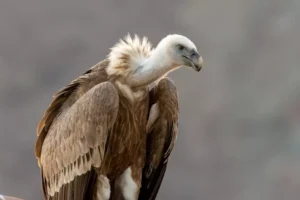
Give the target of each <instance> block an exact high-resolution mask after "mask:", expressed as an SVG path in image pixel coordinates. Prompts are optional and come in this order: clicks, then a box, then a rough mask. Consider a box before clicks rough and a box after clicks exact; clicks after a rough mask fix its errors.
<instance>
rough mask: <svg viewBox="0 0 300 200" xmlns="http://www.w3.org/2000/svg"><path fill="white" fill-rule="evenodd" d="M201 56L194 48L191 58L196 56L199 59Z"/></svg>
mask: <svg viewBox="0 0 300 200" xmlns="http://www.w3.org/2000/svg"><path fill="white" fill-rule="evenodd" d="M199 57H200V55H199V54H198V53H197V52H196V51H195V50H192V51H191V58H196V59H198V58H199Z"/></svg>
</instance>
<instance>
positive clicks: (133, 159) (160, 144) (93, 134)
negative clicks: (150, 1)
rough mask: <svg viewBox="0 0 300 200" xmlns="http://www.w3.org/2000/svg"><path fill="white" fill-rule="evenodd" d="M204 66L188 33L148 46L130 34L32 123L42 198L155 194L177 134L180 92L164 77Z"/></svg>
mask: <svg viewBox="0 0 300 200" xmlns="http://www.w3.org/2000/svg"><path fill="white" fill-rule="evenodd" d="M202 65H203V60H202V57H201V56H200V55H199V53H198V51H197V48H196V46H195V44H194V43H193V42H192V41H191V40H190V39H188V38H187V37H185V36H182V35H178V34H170V35H167V36H166V37H164V38H163V39H161V41H160V42H159V43H158V44H157V46H156V47H155V48H153V47H152V44H151V43H150V42H149V40H148V39H147V37H139V36H137V35H134V36H130V35H129V34H128V35H126V36H125V37H124V38H121V39H120V40H119V42H117V43H116V44H115V45H114V46H113V47H112V48H111V49H110V52H109V53H108V55H107V56H106V58H104V59H103V60H102V61H100V62H99V63H98V64H96V65H94V66H93V67H92V68H90V69H89V70H87V71H86V72H85V73H83V74H82V75H80V76H79V77H78V78H76V79H75V80H73V81H72V82H71V83H69V84H68V85H67V86H65V87H64V88H62V89H61V90H60V91H58V92H57V93H56V94H55V95H54V96H53V100H52V102H51V104H50V105H49V107H48V108H47V110H46V111H45V113H44V116H43V117H42V119H41V120H40V122H39V124H38V127H37V140H36V143H35V155H36V157H37V161H38V165H39V167H40V169H41V179H42V181H41V182H42V191H43V194H44V198H45V199H46V200H83V199H91V200H119V199H123V200H153V199H156V196H157V193H158V191H159V188H160V186H161V183H162V180H163V177H164V175H165V172H166V168H167V163H168V159H169V156H170V154H171V151H172V150H173V147H174V145H175V142H176V138H177V133H178V112H179V111H178V110H179V107H178V95H177V89H176V87H175V84H174V83H173V81H172V80H170V79H169V78H167V77H166V76H167V74H168V73H169V72H170V71H172V70H175V69H178V68H180V67H190V68H192V69H194V70H195V71H197V72H199V71H200V69H201V68H202Z"/></svg>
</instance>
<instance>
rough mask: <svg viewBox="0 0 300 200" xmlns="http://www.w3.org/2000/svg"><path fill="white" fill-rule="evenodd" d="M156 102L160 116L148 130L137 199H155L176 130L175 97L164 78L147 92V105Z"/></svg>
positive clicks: (176, 103) (174, 92)
mask: <svg viewBox="0 0 300 200" xmlns="http://www.w3.org/2000/svg"><path fill="white" fill-rule="evenodd" d="M155 103H158V105H159V111H160V113H159V118H158V120H157V121H156V122H155V124H154V125H153V127H154V128H153V129H152V131H151V132H150V133H148V138H147V158H146V166H145V168H144V171H143V179H142V187H141V190H140V195H139V200H154V199H155V198H156V196H157V193H158V191H159V189H160V186H161V183H162V180H163V177H164V175H165V172H166V169H167V164H168V159H169V156H170V154H171V152H172V150H173V147H174V144H175V142H176V138H177V132H178V110H179V108H178V97H177V90H176V87H175V84H174V83H173V82H172V81H171V80H170V79H168V78H163V79H161V80H160V81H159V83H158V84H157V85H156V86H155V87H154V88H153V89H152V90H151V92H150V107H151V106H152V105H153V104H155Z"/></svg>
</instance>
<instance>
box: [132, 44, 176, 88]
mask: <svg viewBox="0 0 300 200" xmlns="http://www.w3.org/2000/svg"><path fill="white" fill-rule="evenodd" d="M178 67H179V66H176V65H174V64H173V63H172V62H171V61H170V59H169V58H168V57H167V56H166V54H165V53H162V52H161V51H159V49H155V50H154V51H153V52H152V55H151V56H150V57H149V58H148V59H146V60H144V61H143V62H142V63H141V64H140V65H139V66H138V67H137V68H136V70H135V71H134V72H133V73H132V75H131V77H129V85H130V86H131V87H142V86H146V85H148V84H151V83H153V82H154V81H156V80H158V79H159V78H161V77H162V76H164V75H166V74H167V73H168V72H169V71H171V70H174V69H176V68H178Z"/></svg>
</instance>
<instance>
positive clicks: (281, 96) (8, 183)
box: [0, 0, 300, 200]
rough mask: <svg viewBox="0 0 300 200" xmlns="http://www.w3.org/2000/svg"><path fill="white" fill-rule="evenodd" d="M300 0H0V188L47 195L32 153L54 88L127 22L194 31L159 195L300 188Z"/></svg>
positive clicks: (246, 195)
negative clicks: (196, 60) (193, 52)
mask: <svg viewBox="0 0 300 200" xmlns="http://www.w3.org/2000/svg"><path fill="white" fill-rule="evenodd" d="M299 9H300V1H299V0H286V1H283V0H281V1H279V0H227V1H220V0H219V1H218V0H202V1H201V0H185V1H179V0H153V1H140V0H135V1H128V0H122V1H121V0H109V1H100V0H98V1H96V0H85V1H80V0H51V1H46V0H44V1H42V0H0V193H1V194H5V195H11V196H17V197H22V198H25V199H26V200H38V199H41V197H42V196H41V190H40V188H41V187H40V175H39V169H38V167H37V164H36V159H35V157H34V153H33V146H34V142H35V139H36V133H35V130H36V125H37V123H38V120H39V119H40V118H41V116H42V114H43V112H44V110H45V109H46V107H47V106H48V104H49V103H50V101H51V96H52V94H53V93H55V92H56V91H57V90H58V89H60V88H61V87H62V86H64V85H66V84H67V83H69V82H70V81H71V80H72V79H73V78H75V77H76V76H78V75H79V74H81V73H82V72H84V71H85V70H86V69H88V68H89V67H91V66H92V65H94V64H95V63H97V62H98V61H100V60H102V59H103V58H104V57H105V56H106V54H107V53H108V51H109V48H110V47H111V46H112V45H113V44H114V43H115V42H117V40H118V39H119V38H120V37H123V36H124V35H125V34H126V33H127V32H130V33H137V34H139V35H146V36H148V37H149V38H150V40H151V41H153V43H154V44H156V43H157V42H158V41H159V40H160V39H161V38H162V37H164V36H165V35H166V34H169V33H180V34H184V35H186V36H188V37H189V38H191V39H192V40H193V41H194V42H195V43H196V45H197V46H198V49H199V51H200V53H201V54H202V55H203V57H204V61H205V66H204V69H203V71H202V72H201V73H195V72H193V71H192V70H188V69H180V70H178V71H176V72H173V73H172V74H171V77H172V78H173V79H174V81H175V82H176V84H177V87H178V90H179V94H180V109H181V114H180V135H179V137H178V143H177V146H176V148H175V151H174V152H173V154H172V157H171V161H170V164H169V168H168V171H167V174H166V177H165V180H164V182H163V185H162V188H161V191H160V193H159V197H158V199H164V200H174V199H191V200H199V199H205V200H261V199H263V200H294V199H295V200H296V199H299V196H300V170H299V169H300V156H299V155H300V154H299V153H300V125H299V124H300V123H299V121H300V65H299V63H300V40H299V36H300V12H299Z"/></svg>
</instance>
